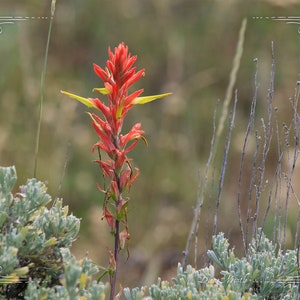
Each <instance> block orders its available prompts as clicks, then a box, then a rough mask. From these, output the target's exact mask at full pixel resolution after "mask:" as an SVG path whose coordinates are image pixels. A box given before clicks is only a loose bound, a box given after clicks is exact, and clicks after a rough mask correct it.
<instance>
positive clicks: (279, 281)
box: [124, 230, 298, 300]
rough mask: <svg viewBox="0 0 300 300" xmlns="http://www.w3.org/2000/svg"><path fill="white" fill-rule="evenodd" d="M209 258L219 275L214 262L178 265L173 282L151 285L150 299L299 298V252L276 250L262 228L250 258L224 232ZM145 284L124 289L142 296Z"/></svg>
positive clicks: (132, 299) (134, 299) (131, 296)
mask: <svg viewBox="0 0 300 300" xmlns="http://www.w3.org/2000/svg"><path fill="white" fill-rule="evenodd" d="M208 256H209V258H210V259H211V260H212V261H213V262H214V263H216V264H217V265H218V266H219V267H220V268H221V272H220V275H221V276H220V278H219V279H217V278H216V276H215V268H214V266H213V265H210V266H209V267H206V268H203V269H200V270H195V269H193V268H192V267H191V266H187V269H186V270H185V271H184V270H183V268H182V267H181V265H180V264H179V265H178V270H177V277H176V278H174V279H173V283H172V284H171V283H169V282H167V281H161V279H160V278H159V279H158V282H157V284H154V285H152V286H151V287H150V288H149V294H150V296H151V298H150V299H155V300H159V299H174V300H175V299H187V300H191V299H213V300H214V299H216V300H217V299H222V300H225V299H226V300H229V299H231V300H239V299H242V300H254V299H270V300H271V299H272V300H273V299H285V300H292V299H297V297H298V284H297V282H298V270H297V251H296V250H287V251H285V252H283V251H279V250H277V247H276V246H275V245H274V244H273V243H272V242H271V241H270V240H268V239H267V238H266V236H265V235H264V234H263V232H262V231H261V230H259V231H258V234H257V236H256V238H255V239H253V241H252V243H251V245H250V248H249V252H248V255H247V257H243V258H241V259H240V258H237V257H236V256H235V255H234V251H233V249H229V243H228V240H227V239H226V238H225V237H224V234H223V233H220V234H218V235H217V236H214V237H213V244H212V250H209V251H208ZM145 290H146V289H145V287H143V288H141V289H138V288H136V289H133V290H132V291H130V290H129V289H124V295H125V297H126V299H127V300H139V299H143V296H144V295H145Z"/></svg>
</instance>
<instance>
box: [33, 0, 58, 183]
mask: <svg viewBox="0 0 300 300" xmlns="http://www.w3.org/2000/svg"><path fill="white" fill-rule="evenodd" d="M55 3H56V0H52V2H51V18H50V23H49V30H48V38H47V44H46V52H45V59H44V66H43V71H42V78H41V98H40V107H39V122H38V128H37V133H36V140H35V141H36V144H35V160H34V171H33V176H34V177H36V176H37V165H38V153H39V144H40V133H41V124H42V115H43V102H44V91H45V76H46V69H47V61H48V50H49V45H50V37H51V31H52V23H53V18H54V12H55Z"/></svg>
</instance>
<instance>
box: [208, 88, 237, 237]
mask: <svg viewBox="0 0 300 300" xmlns="http://www.w3.org/2000/svg"><path fill="white" fill-rule="evenodd" d="M236 104H237V91H236V92H235V99H234V105H233V111H232V116H231V120H230V124H229V128H228V134H227V138H226V145H225V153H224V157H223V163H222V168H221V174H220V178H219V188H218V196H217V201H216V209H215V215H214V221H213V231H212V235H216V233H217V222H218V213H219V206H220V202H221V193H222V190H223V184H224V179H225V171H226V166H227V159H228V153H229V148H230V142H231V135H232V130H233V125H234V120H235V112H236Z"/></svg>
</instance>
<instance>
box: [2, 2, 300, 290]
mask: <svg viewBox="0 0 300 300" xmlns="http://www.w3.org/2000/svg"><path fill="white" fill-rule="evenodd" d="M50 2H51V1H50V0H49V1H35V0H28V1H26V2H23V1H22V2H21V1H14V2H11V1H8V0H7V1H1V3H0V15H1V16H49V13H50ZM283 3H284V4H283ZM297 12H300V3H299V1H292V0H289V1H271V0H268V1H252V0H249V1H245V0H243V1H242V0H240V1H239V0H230V1H223V0H215V1H212V0H207V1H206V0H201V1H199V0H188V1H186V0H122V1H109V0H104V1H97V0H85V1H79V0H57V3H56V13H55V19H54V25H53V31H52V36H51V42H50V49H49V60H48V67H47V75H46V89H45V101H44V111H43V120H42V131H41V144H40V152H39V164H38V174H37V177H38V178H39V179H40V180H47V181H48V183H49V193H50V194H51V195H53V197H55V196H59V197H63V198H64V201H65V203H68V204H69V206H70V210H71V211H73V212H74V214H76V215H77V216H79V217H81V218H82V228H81V234H80V239H79V240H78V241H77V242H76V243H75V247H74V249H73V250H74V252H75V253H77V255H78V256H83V255H85V254H86V253H87V252H88V253H89V256H90V257H91V258H92V259H95V260H96V261H97V262H101V264H103V265H106V264H107V260H108V253H107V250H106V247H107V246H108V247H109V246H110V245H111V240H112V239H111V237H110V236H109V233H108V228H107V226H106V224H105V223H104V221H101V214H102V211H101V203H102V200H103V195H101V194H100V193H99V192H98V191H97V189H96V182H101V180H102V177H101V174H100V172H99V170H98V168H97V165H96V164H93V163H92V160H93V159H94V158H95V157H94V156H93V154H92V153H91V151H90V150H91V147H92V145H93V144H94V143H95V142H96V135H95V134H94V132H93V130H92V128H91V126H90V123H89V117H88V116H87V115H86V114H85V113H84V112H85V108H84V107H82V106H80V105H79V104H77V103H75V101H74V102H73V101H72V100H70V99H68V98H66V97H64V96H62V95H61V94H60V92H59V91H60V90H61V89H63V90H67V91H71V92H74V93H76V94H79V95H82V96H91V97H93V94H92V88H94V87H99V85H100V84H101V83H100V81H99V79H98V78H97V76H96V75H95V74H94V73H93V70H92V64H93V63H97V64H99V65H101V66H103V65H104V64H105V62H106V59H107V47H108V46H110V47H114V46H116V45H117V44H118V43H119V42H121V41H124V42H125V43H126V44H128V46H129V49H130V51H131V53H132V54H137V55H138V61H137V66H138V68H146V77H145V78H144V79H143V80H142V81H141V82H140V83H139V84H140V86H139V87H143V88H144V89H145V93H144V94H145V95H150V94H157V93H163V92H173V96H172V97H169V98H166V99H164V100H161V101H157V102H154V103H151V104H148V105H145V106H138V107H135V108H134V109H133V110H132V112H131V113H130V115H129V117H130V120H129V124H128V126H130V125H132V124H133V123H134V122H142V126H143V129H144V130H145V132H146V138H147V140H148V143H149V146H148V147H145V146H143V145H142V144H140V145H139V147H137V148H136V149H135V151H134V154H133V156H134V157H133V158H134V160H135V164H136V166H138V167H139V169H140V171H141V175H140V177H139V179H138V180H137V182H136V183H135V186H134V187H133V188H132V190H131V191H130V197H131V202H130V206H129V225H130V228H129V229H130V232H131V240H130V245H129V247H130V258H129V260H128V261H127V262H126V258H127V257H126V252H125V251H124V254H123V262H122V263H121V270H120V271H121V276H120V281H121V282H122V284H123V286H128V285H129V286H131V287H134V286H138V285H140V284H145V283H147V284H149V283H151V282H153V281H154V280H155V278H156V277H157V276H158V275H159V276H162V277H163V278H167V277H169V276H172V275H173V273H172V272H173V271H174V269H176V266H177V262H178V261H181V259H182V251H183V249H184V247H185V243H186V239H187V236H188V232H189V228H190V224H191V219H192V217H193V206H194V205H195V201H196V194H197V185H198V169H199V167H202V168H204V167H205V163H206V160H207V157H208V154H209V148H210V140H211V135H212V128H213V113H214V109H215V106H216V103H217V100H218V99H220V101H221V103H222V100H223V98H224V95H225V91H226V87H227V84H228V81H229V73H230V70H231V67H232V60H233V57H234V54H235V48H236V43H237V39H238V32H239V27H240V24H241V21H242V19H243V18H244V17H247V18H248V24H247V31H246V36H245V45H244V53H243V57H242V62H241V67H240V70H239V73H238V78H237V83H236V88H237V90H238V104H237V117H236V123H235V128H234V132H233V140H232V145H231V149H230V157H229V162H228V168H227V173H226V177H225V178H226V179H225V188H224V191H223V195H222V202H221V207H220V215H219V228H218V230H221V231H224V232H225V233H227V234H228V235H229V236H231V238H232V239H233V240H234V242H235V244H236V245H239V244H240V234H239V228H238V215H237V209H236V205H237V204H236V186H237V180H236V178H237V172H238V168H239V159H240V153H241V145H242V142H241V137H242V138H243V135H244V132H245V128H246V126H247V122H248V115H249V110H250V105H251V100H252V96H253V90H254V81H253V78H254V73H255V64H254V63H253V59H254V58H258V60H259V63H258V81H259V84H260V89H259V95H258V104H257V105H258V109H257V111H258V115H257V117H258V118H261V117H262V116H263V115H264V114H265V112H266V106H267V102H266V95H267V90H268V85H269V78H270V70H271V41H274V49H275V60H276V66H275V72H276V74H275V99H274V104H275V105H276V106H277V108H278V112H277V114H278V118H279V120H280V121H281V122H287V123H289V122H290V120H291V118H292V115H291V114H292V110H291V108H290V104H289V98H290V97H293V95H294V92H295V83H296V81H297V80H299V70H300V69H299V67H300V64H299V62H300V61H299V50H300V47H299V46H300V35H299V33H298V32H297V30H298V27H299V25H288V24H286V23H285V22H280V21H272V20H267V19H262V20H256V19H253V17H256V16H294V15H297ZM48 26H49V22H48V21H47V20H44V21H43V20H31V21H19V22H16V23H15V24H14V25H3V26H2V31H3V32H2V34H1V35H0V58H1V70H0V72H1V76H0V97H1V105H0V164H1V165H2V166H7V165H15V166H16V168H17V171H18V179H19V184H21V183H23V182H24V181H25V180H26V178H29V177H32V176H33V169H34V148H35V138H36V130H37V124H38V107H39V97H40V79H41V72H42V68H43V60H44V54H45V46H46V38H47V33H48ZM223 151H224V143H220V150H219V155H218V159H219V160H221V159H222V155H223ZM272 153H273V154H272ZM272 155H273V156H272ZM270 157H271V158H270V165H271V166H272V164H274V161H275V160H276V147H274V149H273V150H272V151H271V154H270ZM272 157H273V158H274V159H273V160H272ZM237 158H238V159H237ZM66 160H67V167H66V169H65V176H64V178H63V182H62V188H61V190H59V184H60V181H61V178H62V175H63V173H64V165H65V162H66ZM217 166H219V164H217ZM298 172H299V171H298ZM270 176H272V174H271V172H270ZM296 178H298V179H299V176H298V177H296ZM297 188H298V192H300V190H299V187H297ZM206 201H208V202H207V204H206V206H205V207H204V212H203V214H202V218H204V219H205V220H206V221H205V222H204V223H203V225H202V227H201V228H200V235H199V245H200V246H199V247H200V248H201V249H199V255H201V253H202V251H203V245H204V244H205V243H206V241H205V238H206V236H207V235H208V236H209V234H210V232H211V231H210V230H211V229H210V227H209V225H208V224H210V222H211V219H212V216H213V213H214V205H215V203H214V195H213V196H212V197H211V198H210V199H206ZM209 201H210V202H209ZM293 218H294V219H295V218H296V216H295V214H294V215H293V216H292V217H291V219H290V221H289V226H290V230H291V232H293V230H295V228H294V227H295V222H294V221H293ZM205 224H207V225H205ZM206 229H207V230H206Z"/></svg>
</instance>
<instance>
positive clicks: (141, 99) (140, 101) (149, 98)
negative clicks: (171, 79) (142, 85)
mask: <svg viewBox="0 0 300 300" xmlns="http://www.w3.org/2000/svg"><path fill="white" fill-rule="evenodd" d="M170 95H172V93H166V94H160V95H152V96H144V97H137V98H135V99H134V100H133V101H132V102H131V103H132V104H145V103H148V102H151V101H154V100H157V99H161V98H164V97H167V96H170Z"/></svg>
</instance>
